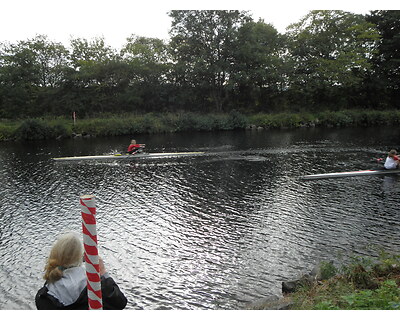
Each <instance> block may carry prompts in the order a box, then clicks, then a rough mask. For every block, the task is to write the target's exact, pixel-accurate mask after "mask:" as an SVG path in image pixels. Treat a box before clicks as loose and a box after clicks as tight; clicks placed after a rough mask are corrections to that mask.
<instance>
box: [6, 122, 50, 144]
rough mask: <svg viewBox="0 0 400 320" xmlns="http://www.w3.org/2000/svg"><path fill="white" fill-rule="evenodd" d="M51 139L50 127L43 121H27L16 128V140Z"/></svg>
mask: <svg viewBox="0 0 400 320" xmlns="http://www.w3.org/2000/svg"><path fill="white" fill-rule="evenodd" d="M52 137H53V131H52V130H51V127H50V126H49V125H48V124H47V123H46V122H44V121H41V120H36V119H28V120H25V121H24V122H22V124H21V125H20V126H19V127H18V128H17V130H16V132H15V134H14V138H15V139H16V140H44V139H48V138H52Z"/></svg>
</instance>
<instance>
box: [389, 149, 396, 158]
mask: <svg viewBox="0 0 400 320" xmlns="http://www.w3.org/2000/svg"><path fill="white" fill-rule="evenodd" d="M396 154H397V151H396V150H394V149H392V150H390V151H389V157H394V156H395V155H396Z"/></svg>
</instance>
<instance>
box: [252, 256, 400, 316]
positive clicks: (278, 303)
mask: <svg viewBox="0 0 400 320" xmlns="http://www.w3.org/2000/svg"><path fill="white" fill-rule="evenodd" d="M248 309H263V310H400V255H393V254H387V253H381V254H380V256H379V258H378V259H373V258H359V257H357V258H353V259H352V261H351V262H350V263H349V264H347V265H345V266H341V267H335V266H334V264H333V263H332V262H322V263H320V264H319V265H318V266H316V267H315V268H314V269H313V270H312V271H311V272H310V273H309V274H305V275H303V276H301V277H300V278H299V279H295V280H289V281H284V282H282V297H280V298H278V297H267V298H265V299H261V300H259V301H256V302H255V303H253V304H251V305H249V306H248Z"/></svg>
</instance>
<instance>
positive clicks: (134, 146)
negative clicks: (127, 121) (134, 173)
mask: <svg viewBox="0 0 400 320" xmlns="http://www.w3.org/2000/svg"><path fill="white" fill-rule="evenodd" d="M145 146H146V145H145V144H139V143H136V140H131V144H130V145H129V147H128V150H127V153H129V154H135V153H137V152H141V151H142V150H143V148H144V147H145Z"/></svg>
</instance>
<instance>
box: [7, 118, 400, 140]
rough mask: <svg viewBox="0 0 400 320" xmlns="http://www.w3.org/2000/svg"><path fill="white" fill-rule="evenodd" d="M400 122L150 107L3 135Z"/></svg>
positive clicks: (37, 123) (18, 127)
mask: <svg viewBox="0 0 400 320" xmlns="http://www.w3.org/2000/svg"><path fill="white" fill-rule="evenodd" d="M398 125H400V111H398V110H391V111H377V110H342V111H323V112H319V113H308V112H307V113H306V112H304V113H276V114H271V113H257V114H251V115H247V114H243V113H240V112H237V111H232V112H229V113H219V114H211V113H210V114H200V113H190V112H189V113H157V114H156V113H147V114H143V115H137V114H120V115H106V114H103V115H101V116H99V117H96V118H85V119H77V120H76V122H75V121H72V120H71V119H69V118H65V117H64V118H50V117H49V118H32V119H19V120H4V119H3V120H0V142H1V141H10V140H11V141H24V140H48V139H53V140H54V139H65V138H79V137H92V136H93V137H98V136H102V137H106V136H122V135H137V134H159V133H174V132H194V131H197V132H198V131H203V132H213V131H228V130H268V129H294V128H313V127H319V128H345V127H372V126H398Z"/></svg>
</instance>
